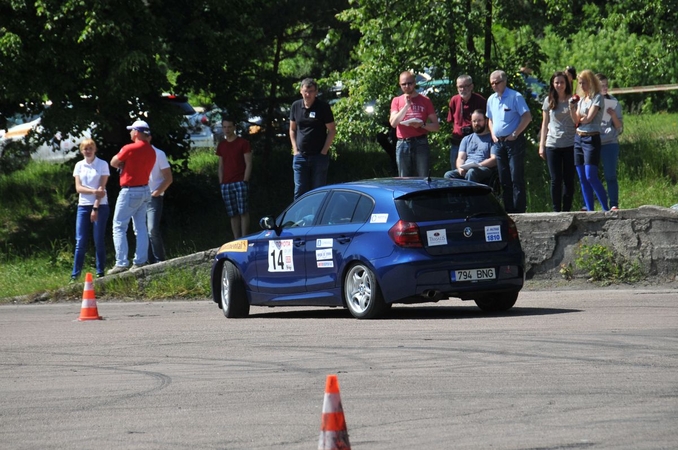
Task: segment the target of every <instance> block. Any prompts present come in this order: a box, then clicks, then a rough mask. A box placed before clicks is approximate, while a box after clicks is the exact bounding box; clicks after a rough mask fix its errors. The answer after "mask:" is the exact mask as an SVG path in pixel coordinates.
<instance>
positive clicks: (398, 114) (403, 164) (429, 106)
mask: <svg viewBox="0 0 678 450" xmlns="http://www.w3.org/2000/svg"><path fill="white" fill-rule="evenodd" d="M399 81H400V89H402V91H403V95H401V96H398V97H394V98H393V100H391V116H390V118H389V122H390V124H391V126H392V127H393V128H395V129H396V136H398V143H397V144H396V163H397V164H398V176H401V177H413V176H418V177H426V176H428V175H429V173H428V172H429V155H430V153H431V150H430V148H429V145H428V133H429V132H430V131H438V130H439V129H440V123H439V122H438V116H437V115H436V111H435V109H434V108H433V103H432V102H431V100H430V99H429V98H428V97H426V96H425V95H422V94H420V93H419V92H417V89H416V88H417V86H416V81H415V77H414V74H413V73H412V72H403V73H401V74H400V78H399Z"/></svg>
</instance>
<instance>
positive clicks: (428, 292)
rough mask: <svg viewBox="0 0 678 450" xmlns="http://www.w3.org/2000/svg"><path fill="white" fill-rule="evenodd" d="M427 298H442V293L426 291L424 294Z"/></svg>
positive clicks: (431, 290)
mask: <svg viewBox="0 0 678 450" xmlns="http://www.w3.org/2000/svg"><path fill="white" fill-rule="evenodd" d="M422 295H423V296H424V297H426V298H438V297H440V291H434V290H433V289H429V290H426V291H424V292H423V293H422Z"/></svg>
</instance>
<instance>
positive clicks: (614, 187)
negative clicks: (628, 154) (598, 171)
mask: <svg viewBox="0 0 678 450" xmlns="http://www.w3.org/2000/svg"><path fill="white" fill-rule="evenodd" d="M600 160H601V162H602V163H603V174H604V175H605V184H607V195H608V196H609V197H610V208H612V207H613V206H616V207H617V208H618V207H619V183H617V163H618V162H619V142H610V143H609V144H602V145H601V146H600Z"/></svg>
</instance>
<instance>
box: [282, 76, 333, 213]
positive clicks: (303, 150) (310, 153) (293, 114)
mask: <svg viewBox="0 0 678 450" xmlns="http://www.w3.org/2000/svg"><path fill="white" fill-rule="evenodd" d="M301 96H302V99H301V100H297V101H296V102H294V103H292V108H291V109H290V141H292V154H293V155H294V160H293V162H292V168H293V169H294V199H295V200H296V199H297V198H298V197H300V196H301V195H303V194H305V193H306V192H308V191H310V190H311V189H315V188H317V187H320V186H324V185H325V184H327V169H328V168H329V165H330V156H329V151H330V146H331V145H332V141H333V140H334V136H335V135H336V134H337V127H336V125H335V124H334V115H333V114H332V109H331V108H330V105H328V104H327V103H325V102H324V101H322V100H319V99H317V98H316V97H317V96H318V84H317V83H316V82H315V80H314V79H312V78H306V79H304V80H303V81H302V82H301Z"/></svg>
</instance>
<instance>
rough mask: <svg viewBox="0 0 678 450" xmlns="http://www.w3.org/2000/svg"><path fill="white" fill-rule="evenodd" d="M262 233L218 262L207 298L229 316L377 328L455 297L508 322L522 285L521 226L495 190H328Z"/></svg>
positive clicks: (379, 184)
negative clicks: (321, 312)
mask: <svg viewBox="0 0 678 450" xmlns="http://www.w3.org/2000/svg"><path fill="white" fill-rule="evenodd" d="M260 225H261V227H262V228H263V231H260V232H258V233H254V234H251V235H249V236H245V237H243V238H241V239H238V240H235V241H232V242H229V243H227V244H224V245H223V246H222V247H221V248H220V249H219V251H218V253H217V255H216V257H215V260H214V263H213V267H212V275H211V282H212V295H213V300H214V301H215V302H216V303H217V304H218V306H219V308H221V309H222V310H223V313H224V315H225V316H226V317H245V316H247V315H248V314H249V310H250V306H255V305H256V306H269V307H270V306H338V307H345V308H348V310H349V311H350V313H351V314H352V315H353V316H354V317H356V318H359V319H371V318H376V317H379V316H381V315H382V314H384V313H385V312H386V311H387V309H388V308H389V307H390V306H391V305H393V304H394V303H424V302H437V301H439V300H442V299H447V298H448V297H457V298H460V299H462V300H474V301H475V303H476V304H477V305H478V306H479V307H480V308H481V309H482V310H484V311H506V310H508V309H510V308H511V307H513V305H514V304H515V302H516V300H517V298H518V293H519V291H520V290H521V288H522V287H523V283H524V277H525V272H524V266H525V255H524V253H523V250H522V248H521V245H520V239H519V236H518V230H517V229H516V225H515V223H514V222H513V220H512V219H511V218H510V217H509V216H508V215H507V214H506V212H505V211H504V209H503V208H502V206H501V204H500V203H499V202H498V201H497V199H496V198H495V196H494V195H493V194H492V191H491V189H490V188H489V187H487V186H485V185H480V184H476V183H471V182H468V181H465V180H447V179H443V178H428V179H419V178H384V179H373V180H364V181H356V182H351V183H343V184H335V185H330V186H324V187H322V188H318V189H315V190H313V191H310V192H308V193H307V194H305V195H304V196H302V197H300V198H299V199H297V200H296V201H295V202H293V203H292V204H291V205H290V206H289V207H288V208H287V209H286V210H285V211H284V212H283V213H282V214H280V215H279V216H278V217H277V218H274V217H264V218H263V219H261V221H260Z"/></svg>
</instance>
